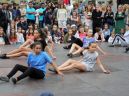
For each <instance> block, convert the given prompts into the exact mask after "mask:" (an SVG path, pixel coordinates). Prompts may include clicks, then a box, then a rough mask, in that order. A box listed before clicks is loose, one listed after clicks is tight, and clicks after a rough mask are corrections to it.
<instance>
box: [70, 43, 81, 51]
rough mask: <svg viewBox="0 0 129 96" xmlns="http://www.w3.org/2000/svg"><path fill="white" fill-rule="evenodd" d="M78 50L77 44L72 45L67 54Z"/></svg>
mask: <svg viewBox="0 0 129 96" xmlns="http://www.w3.org/2000/svg"><path fill="white" fill-rule="evenodd" d="M79 48H80V46H79V45H77V44H72V47H71V49H70V51H69V53H72V52H73V51H74V50H75V49H76V50H78V49H79Z"/></svg>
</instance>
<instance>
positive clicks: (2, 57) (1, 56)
mask: <svg viewBox="0 0 129 96" xmlns="http://www.w3.org/2000/svg"><path fill="white" fill-rule="evenodd" d="M0 58H1V59H9V57H7V56H6V54H2V55H0Z"/></svg>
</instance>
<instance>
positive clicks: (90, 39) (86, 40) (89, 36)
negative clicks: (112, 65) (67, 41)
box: [67, 29, 106, 58]
mask: <svg viewBox="0 0 129 96" xmlns="http://www.w3.org/2000/svg"><path fill="white" fill-rule="evenodd" d="M92 35H93V32H92V30H91V29H89V31H88V33H87V36H86V37H85V38H83V41H82V42H83V46H82V47H80V46H79V45H77V44H75V43H73V44H72V47H71V49H70V51H69V53H68V54H67V56H68V57H70V58H71V57H73V56H74V55H76V54H79V53H81V52H83V51H84V49H87V48H88V46H89V43H91V42H95V38H94V37H92ZM97 48H98V50H100V51H101V52H102V53H103V54H106V53H105V52H104V51H103V50H102V49H101V48H100V47H99V46H97ZM74 50H76V51H74Z"/></svg>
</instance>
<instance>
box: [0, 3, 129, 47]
mask: <svg viewBox="0 0 129 96" xmlns="http://www.w3.org/2000/svg"><path fill="white" fill-rule="evenodd" d="M128 14H129V5H127V4H125V5H119V6H118V10H117V12H116V13H114V12H113V11H112V7H111V6H110V5H96V6H95V5H94V4H93V3H91V2H89V4H85V3H84V2H80V3H75V4H73V7H71V6H69V5H66V4H63V3H60V4H59V3H58V2H55V3H52V2H49V1H47V2H40V3H39V4H35V3H34V2H28V3H27V5H22V4H21V5H19V4H15V3H14V4H8V3H1V4H0V22H1V23H0V45H4V44H23V43H24V42H25V41H26V40H27V39H32V40H33V39H34V36H33V33H34V31H35V30H38V31H40V32H42V33H44V38H45V39H46V42H47V43H50V45H51V48H54V43H70V42H72V43H73V42H74V41H75V38H78V39H80V40H81V41H82V40H83V38H84V37H85V36H87V34H88V30H89V29H91V30H93V34H92V36H93V37H94V38H95V40H96V42H109V43H110V45H114V44H115V43H116V42H117V43H119V44H121V43H122V44H123V41H122V40H123V39H125V40H124V41H125V42H124V44H123V45H125V46H126V44H125V43H127V44H128V43H129V42H128V41H129V39H128V36H124V34H125V32H126V31H127V30H128V27H127V26H128V25H127V24H128V23H129V19H128V17H129V15H128ZM127 35H128V34H127ZM115 36H117V37H118V38H117V40H114V38H115ZM121 38H122V40H118V39H121ZM126 38H127V39H126ZM64 48H65V49H66V48H67V47H64Z"/></svg>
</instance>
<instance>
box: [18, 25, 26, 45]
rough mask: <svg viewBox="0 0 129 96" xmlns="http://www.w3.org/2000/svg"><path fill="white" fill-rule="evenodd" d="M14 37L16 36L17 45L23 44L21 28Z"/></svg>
mask: <svg viewBox="0 0 129 96" xmlns="http://www.w3.org/2000/svg"><path fill="white" fill-rule="evenodd" d="M16 35H17V43H18V44H23V43H24V42H25V40H24V36H23V33H22V28H21V27H19V28H18V30H17V33H16Z"/></svg>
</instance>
